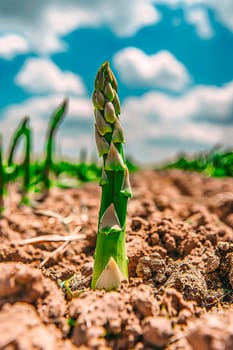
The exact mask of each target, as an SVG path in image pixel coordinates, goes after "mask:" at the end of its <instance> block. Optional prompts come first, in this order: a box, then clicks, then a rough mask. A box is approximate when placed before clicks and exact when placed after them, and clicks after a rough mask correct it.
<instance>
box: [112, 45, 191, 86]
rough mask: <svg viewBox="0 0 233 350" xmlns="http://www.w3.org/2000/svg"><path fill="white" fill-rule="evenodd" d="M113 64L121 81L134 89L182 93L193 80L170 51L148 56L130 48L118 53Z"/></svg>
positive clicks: (134, 48)
mask: <svg viewBox="0 0 233 350" xmlns="http://www.w3.org/2000/svg"><path fill="white" fill-rule="evenodd" d="M113 62H114V65H115V67H116V69H117V71H118V73H119V75H120V78H121V80H122V81H123V82H124V83H125V84H127V85H129V86H131V87H134V88H145V87H146V88H162V89H168V90H174V91H182V90H183V89H184V88H185V87H186V86H187V85H188V84H189V82H190V80H191V79H190V76H189V73H188V72H187V70H186V68H185V66H184V65H183V64H182V63H181V62H179V61H178V60H177V59H176V58H175V57H174V56H173V55H172V54H171V53H170V52H168V51H160V52H158V53H156V54H154V55H147V54H145V53H144V52H143V51H141V50H140V49H138V48H136V47H128V48H125V49H123V50H122V51H120V52H118V53H116V55H115V56H114V58H113Z"/></svg>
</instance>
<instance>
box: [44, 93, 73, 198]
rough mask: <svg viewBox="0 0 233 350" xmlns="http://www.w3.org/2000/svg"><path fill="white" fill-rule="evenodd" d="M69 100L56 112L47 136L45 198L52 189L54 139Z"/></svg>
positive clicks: (52, 117)
mask: <svg viewBox="0 0 233 350" xmlns="http://www.w3.org/2000/svg"><path fill="white" fill-rule="evenodd" d="M67 105H68V100H67V99H65V100H64V101H63V102H62V104H61V105H60V106H59V107H58V108H57V109H56V110H55V111H54V113H53V114H52V116H51V119H50V123H49V127H48V130H47V135H46V143H45V161H44V168H43V171H42V178H41V180H42V182H43V185H44V196H46V195H47V194H48V190H49V188H50V178H49V173H50V171H51V170H53V167H54V162H53V152H54V138H55V134H56V132H57V128H58V126H59V125H60V123H61V122H62V120H63V118H64V117H65V114H66V110H67Z"/></svg>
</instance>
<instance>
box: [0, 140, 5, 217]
mask: <svg viewBox="0 0 233 350" xmlns="http://www.w3.org/2000/svg"><path fill="white" fill-rule="evenodd" d="M4 180H5V176H4V170H3V157H2V135H1V134H0V216H1V213H2V212H3V210H4V199H3V196H4V185H5V181H4Z"/></svg>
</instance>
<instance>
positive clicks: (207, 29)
mask: <svg viewBox="0 0 233 350" xmlns="http://www.w3.org/2000/svg"><path fill="white" fill-rule="evenodd" d="M185 18H186V20H187V22H189V23H190V24H192V25H193V26H194V27H195V28H196V32H197V34H198V35H199V36H200V37H201V38H203V39H210V38H212V37H213V36H214V31H213V28H212V26H211V24H210V20H209V17H208V13H207V11H206V10H205V9H203V8H194V9H191V10H189V11H186V15H185Z"/></svg>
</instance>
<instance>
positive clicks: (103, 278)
mask: <svg viewBox="0 0 233 350" xmlns="http://www.w3.org/2000/svg"><path fill="white" fill-rule="evenodd" d="M117 89H118V86H117V81H116V78H115V76H114V75H113V72H112V71H111V69H110V66H109V63H108V62H105V63H103V64H102V66H101V67H100V69H99V71H98V73H97V76H96V79H95V89H94V93H93V104H94V115H95V138H96V145H97V149H98V152H99V156H101V157H103V168H102V177H101V179H100V186H101V187H102V195H101V204H100V210H99V220H98V234H97V242H96V250H95V261H94V270H93V276H92V282H91V287H92V288H93V289H95V288H98V289H105V290H111V289H117V288H119V287H120V285H121V282H122V281H123V280H128V260H127V254H126V242H125V239H126V230H125V229H126V211H127V201H128V198H129V197H131V196H132V194H131V187H130V182H129V172H128V169H127V166H126V163H125V158H124V152H123V147H122V143H123V142H124V135H123V130H122V127H121V124H120V121H119V114H120V102H119V98H118V95H117Z"/></svg>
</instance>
